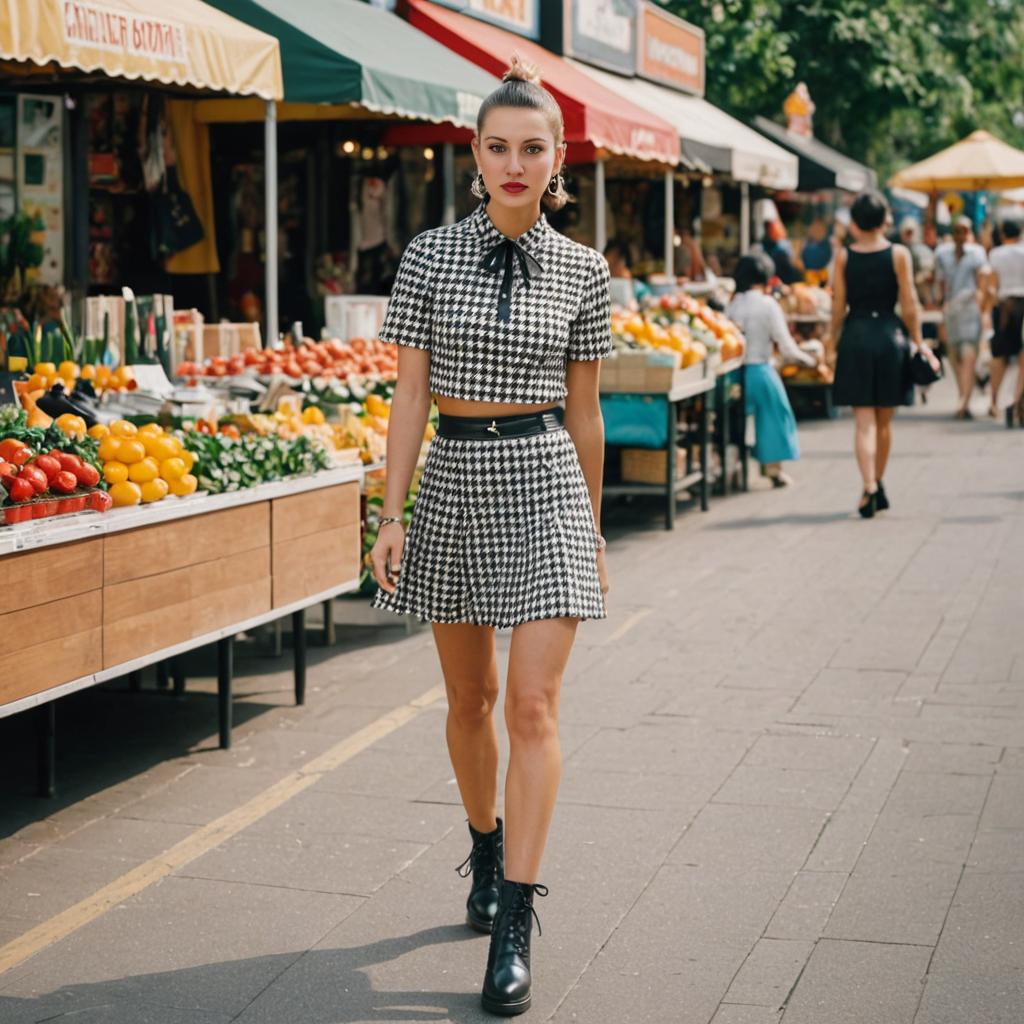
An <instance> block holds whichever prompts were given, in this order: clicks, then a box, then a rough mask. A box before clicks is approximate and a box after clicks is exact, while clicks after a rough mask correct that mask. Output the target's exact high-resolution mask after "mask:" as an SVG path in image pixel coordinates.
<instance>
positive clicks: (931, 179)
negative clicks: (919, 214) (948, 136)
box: [889, 131, 1024, 193]
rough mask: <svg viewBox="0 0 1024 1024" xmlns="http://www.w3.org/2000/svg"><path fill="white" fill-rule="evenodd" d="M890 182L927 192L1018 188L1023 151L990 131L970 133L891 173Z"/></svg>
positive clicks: (1022, 177) (1023, 164) (1022, 172)
mask: <svg viewBox="0 0 1024 1024" xmlns="http://www.w3.org/2000/svg"><path fill="white" fill-rule="evenodd" d="M889 185H890V186H891V187H893V188H909V189H915V190H916V191H918V192H929V193H930V192H942V191H956V192H978V191H981V190H983V189H992V190H999V189H1009V188H1018V187H1020V186H1022V185H1024V151H1021V150H1019V149H1014V148H1013V146H1010V145H1007V143H1005V142H1003V141H1002V139H997V138H996V137H995V136H994V135H992V134H991V133H990V132H986V131H976V132H971V134H970V135H968V136H967V138H966V139H961V140H960V141H959V142H957V143H956V144H955V145H952V146H950V147H949V148H948V149H944V150H942V151H941V152H939V153H936V154H934V155H933V156H930V157H928V159H927V160H922V161H921V162H920V163H917V164H912V165H911V166H910V167H905V168H904V169H903V170H902V171H899V172H898V173H896V174H894V175H893V176H892V178H890V179H889Z"/></svg>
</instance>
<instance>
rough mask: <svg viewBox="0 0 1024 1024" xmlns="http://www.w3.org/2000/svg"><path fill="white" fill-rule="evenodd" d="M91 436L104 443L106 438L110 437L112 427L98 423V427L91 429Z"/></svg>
mask: <svg viewBox="0 0 1024 1024" xmlns="http://www.w3.org/2000/svg"><path fill="white" fill-rule="evenodd" d="M89 436H90V437H94V438H96V440H97V441H102V440H103V439H104V438H105V437H110V427H108V426H107V425H106V423H97V424H96V426H94V427H90V428H89Z"/></svg>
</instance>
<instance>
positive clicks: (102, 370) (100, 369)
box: [96, 366, 111, 388]
mask: <svg viewBox="0 0 1024 1024" xmlns="http://www.w3.org/2000/svg"><path fill="white" fill-rule="evenodd" d="M110 379H111V373H110V367H109V366H97V367H96V386H97V387H101V388H105V387H109V386H110Z"/></svg>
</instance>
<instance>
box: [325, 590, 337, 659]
mask: <svg viewBox="0 0 1024 1024" xmlns="http://www.w3.org/2000/svg"><path fill="white" fill-rule="evenodd" d="M335 640H336V637H335V634H334V598H333V597H329V598H327V600H326V601H324V646H325V647H333V646H334V643H335Z"/></svg>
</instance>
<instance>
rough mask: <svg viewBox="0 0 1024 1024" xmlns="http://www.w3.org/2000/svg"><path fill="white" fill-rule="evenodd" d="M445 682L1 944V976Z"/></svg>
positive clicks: (312, 777) (290, 789)
mask: <svg viewBox="0 0 1024 1024" xmlns="http://www.w3.org/2000/svg"><path fill="white" fill-rule="evenodd" d="M444 693H445V690H444V687H443V686H435V687H433V688H431V689H429V690H427V691H426V693H423V694H420V696H419V697H417V698H416V699H415V700H413V701H410V703H408V704H403V705H402V706H401V707H397V708H395V709H394V710H392V711H389V712H388V713H387V714H386V715H381V717H380V718H377V719H375V720H374V721H372V722H370V724H369V725H366V726H364V727H363V728H362V729H360V730H359V731H358V732H355V733H353V734H352V735H351V736H347V737H346V738H345V739H343V740H340V741H339V742H338V743H336V744H335V745H334V746H333V747H331V748H330V749H329V750H326V751H324V753H322V754H320V755H319V756H317V757H314V758H313V760H312V761H307V762H306V764H304V765H303V766H302V767H301V768H297V769H296V770H295V771H293V772H290V773H289V774H288V775H286V776H285V777H284V778H283V779H281V780H280V781H279V782H275V783H274V785H272V786H270V787H269V788H268V789H266V790H264V791H263V792H262V793H260V794H259V795H258V796H255V797H253V798H252V799H251V800H250V801H248V802H247V803H244V804H242V805H241V806H240V807H236V808H235V809H234V810H233V811H229V812H228V813H227V814H224V815H222V816H221V817H219V818H217V819H215V820H214V821H211V822H210V823H209V824H208V825H204V826H203V827H202V828H199V829H197V830H196V831H195V832H193V833H192V834H191V835H188V836H186V837H185V838H184V839H182V840H181V841H180V842H178V843H175V845H174V846H172V847H171V848H170V849H169V850H167V851H165V852H164V853H161V854H158V855H157V856H156V857H153V858H152V859H151V860H148V861H146V862H145V863H144V864H140V865H139V866H138V867H136V868H133V869H132V870H131V871H129V872H128V873H127V874H124V875H122V876H121V877H120V878H117V879H115V880H114V881H113V882H111V883H110V884H109V885H105V886H104V887H103V888H102V889H100V890H99V892H95V893H93V894H92V895H91V896H87V897H86V898H85V899H84V900H81V901H80V902H79V903H76V904H75V905H74V906H73V907H69V908H68V909H67V910H65V911H62V912H61V913H59V914H57V915H55V916H54V917H51V918H50V919H49V920H47V921H44V922H43V923H42V924H39V925H36V927H35V928H32V929H31V930H30V931H27V932H25V934H24V935H19V936H18V938H16V939H14V940H12V941H11V942H8V943H7V945H5V946H0V975H2V974H4V973H5V972H7V971H9V970H11V969H12V968H14V967H17V966H18V965H19V964H21V963H24V962H25V961H26V960H27V959H28V958H29V957H31V956H34V955H35V954H36V953H38V952H40V951H41V950H43V949H46V947H47V946H51V945H53V943H55V942H59V941H60V940H61V939H65V938H67V937H68V936H69V935H71V934H72V933H73V932H76V931H78V929H79V928H81V927H83V926H84V925H87V924H89V923H90V922H92V921H95V920H96V919H97V918H98V917H102V916H103V915H104V914H105V913H106V912H107V911H108V910H110V909H111V908H112V907H116V906H117V905H118V904H120V903H123V902H124V901H125V900H127V899H130V898H131V897H132V896H135V895H137V894H138V893H140V892H142V891H143V890H144V889H147V888H148V887H149V886H151V885H153V883H154V882H159V881H160V880H161V879H162V878H166V877H167V876H168V875H169V874H171V873H172V872H174V871H177V870H178V869H179V868H181V867H183V866H184V865H186V864H188V863H189V862H190V861H193V860H195V859H196V858H197V857H201V856H202V855H203V854H204V853H209V852H210V850H213V849H215V848H216V847H218V846H220V845H221V844H222V843H224V842H226V841H227V840H228V839H230V838H231V837H232V836H235V835H237V834H238V833H239V832H241V831H242V829H244V828H247V827H248V826H249V825H252V824H253V823H254V822H257V821H259V820H260V818H263V817H265V816H266V815H268V814H269V813H270V812H271V811H273V810H276V809H277V808H278V807H280V806H281V805H282V804H284V803H286V802H287V801H289V800H290V799H291V798H292V797H294V796H297V795H298V794H299V793H301V792H302V791H303V790H304V789H308V788H309V787H310V786H312V785H313V784H314V783H315V782H317V781H318V780H319V779H321V778H323V776H324V775H326V774H327V773H328V772H330V771H333V770H334V769H335V768H338V767H340V766H341V765H343V764H344V763H345V762H346V761H349V760H351V759H352V758H353V757H355V756H356V754H358V753H360V752H362V751H363V750H366V748H367V747H370V746H372V745H373V744H374V743H376V742H377V741H378V740H380V739H383V738H384V737H385V736H387V735H389V734H390V733H393V732H394V731H395V730H396V729H400V728H401V727H402V726H403V725H406V724H407V723H408V722H410V721H412V719H414V718H415V717H416V716H417V715H419V714H421V713H422V712H423V710H424V709H425V708H428V707H430V705H431V704H433V703H435V702H436V701H437V700H439V699H440V698H441V697H443V696H444Z"/></svg>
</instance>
